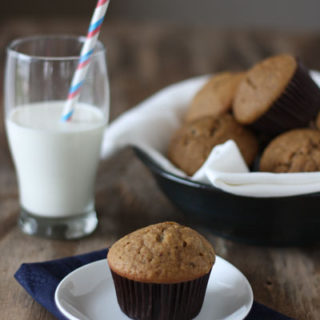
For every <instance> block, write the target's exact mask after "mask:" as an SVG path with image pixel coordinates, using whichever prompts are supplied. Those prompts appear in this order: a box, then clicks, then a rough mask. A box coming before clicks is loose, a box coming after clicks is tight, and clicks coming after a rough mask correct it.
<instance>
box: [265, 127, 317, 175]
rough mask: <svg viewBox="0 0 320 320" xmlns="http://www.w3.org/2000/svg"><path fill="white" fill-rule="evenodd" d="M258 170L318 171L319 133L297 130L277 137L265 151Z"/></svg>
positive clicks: (309, 130)
mask: <svg viewBox="0 0 320 320" xmlns="http://www.w3.org/2000/svg"><path fill="white" fill-rule="evenodd" d="M260 170H261V171H269V172H276V173H280V172H311V171H320V131H318V130H312V129H297V130H291V131H288V132H285V133H283V134H282V135H280V136H278V137H277V138H275V139H274V140H272V141H271V143H270V144H269V145H268V146H267V148H266V149H265V151H264V153H263V155H262V157H261V161H260Z"/></svg>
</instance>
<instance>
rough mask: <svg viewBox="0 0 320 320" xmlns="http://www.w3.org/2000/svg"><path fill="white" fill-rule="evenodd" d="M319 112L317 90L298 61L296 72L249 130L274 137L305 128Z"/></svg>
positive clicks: (319, 93) (319, 104) (318, 92)
mask: <svg viewBox="0 0 320 320" xmlns="http://www.w3.org/2000/svg"><path fill="white" fill-rule="evenodd" d="M319 110H320V89H319V87H318V86H317V84H316V83H315V82H314V81H313V79H312V78H311V76H310V74H309V71H308V70H307V69H306V68H305V67H304V66H303V65H302V64H301V63H300V62H298V66H297V70H296V72H295V73H294V75H293V77H292V79H291V81H290V82H289V84H288V85H287V87H286V89H285V90H284V92H283V94H282V95H281V96H280V97H279V98H278V99H277V100H276V101H275V102H274V103H273V105H272V106H271V107H270V108H269V110H268V111H267V112H266V113H264V114H263V115H262V116H261V117H260V118H258V119H257V120H256V121H255V122H254V123H252V124H251V127H252V128H253V129H254V130H256V131H257V132H261V133H264V134H267V135H270V136H275V135H277V134H280V133H282V132H284V131H288V130H291V129H295V128H303V127H308V126H309V123H310V122H311V121H312V120H314V119H315V117H316V116H317V114H318V112H319Z"/></svg>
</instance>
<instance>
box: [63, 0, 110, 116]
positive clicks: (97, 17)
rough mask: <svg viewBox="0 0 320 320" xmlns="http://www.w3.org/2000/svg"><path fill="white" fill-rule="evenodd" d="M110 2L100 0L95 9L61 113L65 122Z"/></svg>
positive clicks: (84, 74)
mask: <svg viewBox="0 0 320 320" xmlns="http://www.w3.org/2000/svg"><path fill="white" fill-rule="evenodd" d="M109 2H110V0H98V3H97V6H96V8H95V10H94V13H93V16H92V18H91V22H90V26H89V29H88V34H87V37H86V40H85V42H84V44H83V46H82V49H81V53H80V59H79V62H78V66H77V69H76V71H75V73H74V75H73V78H72V82H71V86H70V89H69V94H68V99H67V101H66V104H65V106H64V109H63V112H62V115H61V121H63V122H66V121H70V120H71V117H72V114H73V112H74V107H75V105H76V103H77V101H78V99H79V94H80V90H81V86H82V84H83V82H84V79H85V76H86V73H87V70H88V66H89V63H90V59H91V55H92V53H93V51H94V47H95V45H96V43H97V40H98V37H99V33H100V29H101V25H102V22H103V19H104V16H105V14H106V11H107V9H108V5H109Z"/></svg>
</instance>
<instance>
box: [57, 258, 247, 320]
mask: <svg viewBox="0 0 320 320" xmlns="http://www.w3.org/2000/svg"><path fill="white" fill-rule="evenodd" d="M55 302H56V305H57V306H58V308H59V310H60V311H61V312H62V313H63V315H65V316H66V317H67V318H69V319H71V320H79V319H81V320H88V319H90V320H107V319H108V320H127V319H129V318H128V317H127V316H126V315H125V314H123V313H122V311H121V310H120V307H119V306H118V303H117V298H116V293H115V289H114V286H113V281H112V277H111V273H110V269H109V267H108V264H107V260H106V259H103V260H99V261H96V262H93V263H90V264H87V265H85V266H83V267H81V268H79V269H76V270H75V271H73V272H71V273H70V274H69V275H67V276H66V277H65V278H64V279H63V280H62V281H61V282H60V284H59V286H58V287H57V289H56V292H55ZM252 302H253V293H252V289H251V286H250V284H249V282H248V280H247V279H246V278H245V276H244V275H243V274H242V273H241V272H240V271H239V270H238V269H237V268H235V267H234V266H233V265H232V264H230V263H229V262H227V261H226V260H224V259H222V258H220V257H217V259H216V262H215V264H214V267H213V269H212V272H211V275H210V279H209V283H208V288H207V292H206V297H205V300H204V304H203V307H202V309H201V312H200V314H199V315H198V316H197V317H196V318H195V320H218V319H219V320H242V319H244V317H245V316H246V315H247V314H248V313H249V311H250V309H251V306H252Z"/></svg>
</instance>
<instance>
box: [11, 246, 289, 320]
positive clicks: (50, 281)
mask: <svg viewBox="0 0 320 320" xmlns="http://www.w3.org/2000/svg"><path fill="white" fill-rule="evenodd" d="M107 252H108V249H103V250H99V251H94V252H90V253H86V254H82V255H78V256H74V257H67V258H63V259H57V260H52V261H46V262H39V263H23V264H22V265H21V267H20V268H19V270H18V271H17V272H16V274H15V278H16V280H17V281H18V282H19V283H20V284H21V285H22V286H23V287H24V289H25V290H26V291H27V292H28V293H29V294H30V295H31V296H32V297H33V298H34V299H35V300H36V301H37V302H39V303H40V304H41V305H42V306H44V307H45V308H46V309H47V310H48V311H50V312H51V313H52V314H53V315H54V316H55V317H57V318H58V319H61V320H65V319H66V318H65V317H64V316H63V315H62V314H61V313H60V311H59V310H58V308H57V307H56V305H55V302H54V293H55V290H56V287H57V286H58V284H59V282H60V281H61V280H62V279H63V278H64V277H65V276H66V275H67V274H69V273H70V272H71V271H73V270H75V269H77V268H79V267H81V266H83V265H85V264H87V263H90V262H93V261H96V260H100V259H103V258H105V257H106V255H107ZM246 320H293V319H292V318H288V317H287V316H284V315H282V314H280V313H278V312H276V311H274V310H272V309H270V308H268V307H266V306H264V305H262V304H260V303H258V302H254V303H253V306H252V309H251V311H250V313H249V315H248V316H247V317H246Z"/></svg>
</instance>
